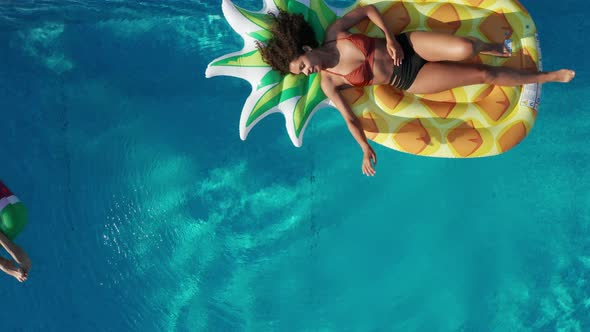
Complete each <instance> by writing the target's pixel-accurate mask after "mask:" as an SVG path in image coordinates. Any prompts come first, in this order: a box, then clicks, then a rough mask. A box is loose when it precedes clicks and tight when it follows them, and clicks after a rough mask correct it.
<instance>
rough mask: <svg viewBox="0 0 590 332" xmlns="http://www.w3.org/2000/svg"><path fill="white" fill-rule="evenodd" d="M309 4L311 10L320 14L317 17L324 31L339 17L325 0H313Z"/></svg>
mask: <svg viewBox="0 0 590 332" xmlns="http://www.w3.org/2000/svg"><path fill="white" fill-rule="evenodd" d="M309 6H310V7H311V10H313V11H314V12H315V13H318V14H319V15H318V16H317V17H318V22H319V24H320V26H321V29H322V31H326V29H327V28H328V26H329V25H330V24H332V22H334V21H336V19H337V18H338V17H337V16H336V13H334V12H333V11H332V10H331V9H330V7H328V6H327V5H326V3H325V2H324V1H323V0H311V1H310V4H309Z"/></svg>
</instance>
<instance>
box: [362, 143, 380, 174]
mask: <svg viewBox="0 0 590 332" xmlns="http://www.w3.org/2000/svg"><path fill="white" fill-rule="evenodd" d="M376 165H377V155H376V154H375V151H374V150H373V148H372V147H371V146H370V145H368V146H367V148H366V149H363V165H362V171H363V174H365V175H366V176H374V175H375V167H374V166H376Z"/></svg>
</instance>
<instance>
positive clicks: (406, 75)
mask: <svg viewBox="0 0 590 332" xmlns="http://www.w3.org/2000/svg"><path fill="white" fill-rule="evenodd" d="M395 39H397V41H398V42H399V44H400V45H401V47H402V50H403V51H404V59H403V60H402V64H401V65H399V66H393V74H391V78H390V79H389V85H393V86H394V87H396V88H398V89H402V90H407V89H409V88H410V86H412V83H414V80H415V79H416V76H418V72H419V71H420V69H421V68H422V66H424V64H425V63H427V62H428V61H426V60H424V59H422V57H421V56H419V55H418V54H416V52H414V48H413V47H412V45H411V44H410V40H409V38H408V35H407V34H405V33H404V34H401V35H397V36H395Z"/></svg>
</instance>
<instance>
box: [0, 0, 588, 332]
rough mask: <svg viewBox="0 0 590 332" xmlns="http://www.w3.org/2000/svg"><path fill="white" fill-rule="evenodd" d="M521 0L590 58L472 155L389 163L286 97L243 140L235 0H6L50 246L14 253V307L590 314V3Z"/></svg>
mask: <svg viewBox="0 0 590 332" xmlns="http://www.w3.org/2000/svg"><path fill="white" fill-rule="evenodd" d="M237 3H238V4H240V5H242V6H244V7H247V8H250V9H256V8H258V7H259V6H260V5H261V4H260V3H259V2H257V1H251V0H248V1H241V2H237ZM346 3H350V2H340V4H346ZM523 4H524V5H525V7H527V8H528V9H529V10H530V12H531V14H532V15H533V18H534V20H535V22H536V24H537V27H538V30H539V33H540V38H541V43H542V49H543V62H544V67H545V68H546V69H556V68H559V67H572V68H574V69H576V70H577V77H576V79H575V80H574V81H573V83H571V84H569V85H558V84H554V85H545V86H544V87H543V94H542V104H541V107H540V110H539V116H538V118H537V122H536V125H535V127H534V129H533V131H532V132H531V134H530V135H529V136H528V137H527V138H526V139H525V140H524V141H523V142H522V143H521V144H520V145H519V146H518V147H516V148H515V149H513V150H511V151H509V152H508V153H506V154H503V155H500V156H497V157H493V158H484V159H474V160H445V159H431V158H421V157H416V156H411V155H406V154H401V153H398V152H395V151H391V150H387V149H385V148H382V147H380V146H375V145H374V147H375V149H376V152H377V155H378V158H379V163H378V166H377V176H376V177H375V178H365V177H363V176H362V174H361V172H360V169H359V166H360V160H361V153H360V151H359V149H358V147H357V146H356V145H355V142H354V141H353V139H352V138H351V137H350V135H349V134H348V132H347V130H346V127H345V126H344V125H343V123H342V121H341V120H340V119H339V116H338V114H337V112H334V111H329V110H326V111H321V112H318V113H317V114H316V115H315V116H314V118H313V119H312V121H311V124H310V127H309V128H308V129H307V131H306V139H305V142H304V145H303V147H302V148H299V149H298V148H294V147H293V146H292V145H291V143H290V141H289V139H288V137H287V135H286V132H285V129H284V122H283V119H282V118H281V117H280V116H278V115H277V116H270V117H269V118H267V119H265V120H264V121H263V122H261V123H260V124H259V125H257V127H256V128H255V129H254V130H253V131H252V132H251V134H250V136H249V137H248V140H247V141H245V142H242V141H240V139H239V135H238V131H237V128H238V122H239V113H240V110H241V106H242V103H243V101H244V100H245V98H246V97H247V95H248V93H249V86H248V85H247V84H246V83H245V82H242V81H239V80H237V79H233V78H226V77H221V78H220V77H216V78H212V79H207V80H206V79H205V78H204V71H205V67H206V65H207V63H208V62H209V61H211V60H212V59H214V58H216V57H218V56H220V55H222V54H226V53H228V52H229V51H233V50H238V49H239V48H240V47H241V44H240V40H239V37H238V36H236V35H235V34H234V33H233V32H232V31H231V29H230V28H229V26H228V25H227V24H226V23H225V21H224V20H223V18H222V14H221V6H220V3H219V2H216V1H215V2H214V1H175V2H169V3H168V2H165V3H150V2H139V3H135V2H126V1H104V2H91V1H89V2H80V1H66V0H60V1H43V2H35V1H28V2H21V3H18V4H15V3H11V4H7V3H4V4H0V8H1V10H0V45H2V47H0V115H1V118H2V120H0V132H1V133H2V144H0V156H1V158H2V159H1V162H0V177H2V179H3V180H4V181H5V182H6V183H7V184H8V185H9V186H10V188H11V189H13V190H14V191H15V193H16V194H17V195H18V196H19V197H20V198H21V199H22V200H23V201H24V202H25V203H26V204H27V206H28V208H29V214H30V221H29V225H28V227H27V229H26V230H25V232H24V233H23V234H21V235H20V236H19V238H18V239H17V243H18V244H20V245H21V246H23V247H24V248H25V249H26V250H27V252H28V253H29V254H30V256H31V259H32V261H33V269H32V271H31V275H30V279H29V280H28V281H27V282H26V283H24V284H19V283H17V282H16V281H14V280H12V278H9V277H7V276H4V275H2V276H0V282H1V284H2V285H1V287H0V296H1V297H2V298H3V299H4V306H3V310H1V311H0V329H1V330H2V331H64V330H79V331H425V332H430V331H588V330H590V284H589V281H588V280H589V278H590V252H589V250H590V240H589V239H590V237H589V235H590V226H589V221H590V218H589V216H590V181H589V175H590V172H589V170H590V169H589V167H588V163H589V162H590V149H588V147H587V133H588V129H589V128H590V121H589V120H588V117H587V114H588V112H590V107H589V106H588V94H587V92H586V91H587V89H588V85H589V81H588V79H587V77H588V74H589V73H590V72H589V70H588V67H587V65H586V64H585V58H586V55H587V54H588V46H587V45H586V43H585V39H584V37H583V36H584V33H585V31H587V30H588V29H589V28H590V26H589V23H588V21H587V20H585V13H588V12H589V11H590V5H589V4H588V3H587V2H584V1H581V0H575V1H561V2H534V1H523ZM3 255H5V254H3Z"/></svg>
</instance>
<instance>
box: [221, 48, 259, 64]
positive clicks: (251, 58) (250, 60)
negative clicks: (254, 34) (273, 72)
mask: <svg viewBox="0 0 590 332" xmlns="http://www.w3.org/2000/svg"><path fill="white" fill-rule="evenodd" d="M211 66H225V67H268V65H267V64H266V63H265V62H264V61H263V60H262V56H261V55H260V52H259V51H258V50H254V51H250V52H248V53H245V54H239V55H236V56H231V57H229V58H225V59H221V60H219V61H215V62H214V63H212V64H211Z"/></svg>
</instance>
